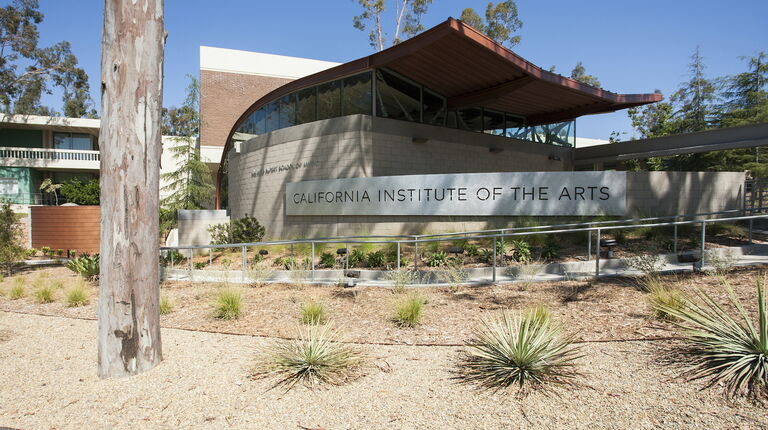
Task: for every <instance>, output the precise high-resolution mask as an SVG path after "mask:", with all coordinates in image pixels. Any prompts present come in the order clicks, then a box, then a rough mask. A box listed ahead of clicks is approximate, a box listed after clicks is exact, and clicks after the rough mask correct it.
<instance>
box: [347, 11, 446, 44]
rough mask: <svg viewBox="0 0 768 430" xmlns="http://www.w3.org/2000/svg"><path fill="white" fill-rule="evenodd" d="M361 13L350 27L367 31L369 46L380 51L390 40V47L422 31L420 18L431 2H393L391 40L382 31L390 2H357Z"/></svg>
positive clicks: (354, 18) (353, 19)
mask: <svg viewBox="0 0 768 430" xmlns="http://www.w3.org/2000/svg"><path fill="white" fill-rule="evenodd" d="M358 3H359V4H360V7H362V8H363V13H361V14H360V15H357V16H355V17H353V18H352V25H353V26H354V27H355V28H356V29H358V30H360V31H368V40H369V42H370V44H371V46H372V47H373V48H374V49H375V50H377V51H382V50H384V48H386V47H387V43H388V41H389V40H391V46H394V45H397V44H398V43H400V42H402V41H403V40H405V39H408V38H411V37H413V36H415V35H417V34H419V33H421V32H422V31H424V26H422V25H421V17H422V16H424V14H425V13H427V9H429V5H430V4H431V3H432V0H403V1H402V2H400V1H397V0H396V1H395V7H394V18H395V20H394V21H395V27H394V31H393V35H392V38H391V39H389V35H388V34H387V33H386V32H385V31H384V30H383V28H382V27H383V25H382V18H383V17H384V13H385V11H386V10H387V5H391V2H387V1H386V0H358Z"/></svg>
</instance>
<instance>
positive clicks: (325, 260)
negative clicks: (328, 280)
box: [320, 252, 336, 269]
mask: <svg viewBox="0 0 768 430" xmlns="http://www.w3.org/2000/svg"><path fill="white" fill-rule="evenodd" d="M335 265H336V257H334V255H333V254H331V253H330V252H323V253H322V254H320V266H321V267H325V268H329V269H330V268H332V267H333V266H335Z"/></svg>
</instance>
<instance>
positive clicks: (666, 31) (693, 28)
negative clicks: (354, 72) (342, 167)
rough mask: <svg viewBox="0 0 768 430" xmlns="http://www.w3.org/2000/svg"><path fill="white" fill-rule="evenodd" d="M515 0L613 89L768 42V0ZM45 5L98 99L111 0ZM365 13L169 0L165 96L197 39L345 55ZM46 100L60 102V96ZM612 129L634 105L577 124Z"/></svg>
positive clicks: (739, 66)
mask: <svg viewBox="0 0 768 430" xmlns="http://www.w3.org/2000/svg"><path fill="white" fill-rule="evenodd" d="M390 1H391V0H390ZM7 3H8V1H7V0H2V1H0V4H3V5H5V4H7ZM485 4H487V1H482V0H481V1H478V0H434V4H433V5H432V6H431V8H430V10H429V12H428V14H427V15H426V17H425V19H424V25H425V27H427V28H429V27H431V26H433V25H435V24H438V23H440V22H442V21H444V20H445V19H446V18H447V17H449V16H453V17H455V18H458V17H459V15H460V14H461V10H462V9H463V8H465V7H473V8H475V10H477V11H478V12H481V13H482V11H484V8H485ZM517 5H518V9H519V12H520V19H521V20H522V21H523V28H522V30H521V31H520V33H519V34H520V35H521V36H522V42H521V43H520V45H518V46H517V47H515V48H514V51H515V52H516V53H518V54H519V55H521V56H523V57H524V58H526V59H527V60H529V61H531V62H533V63H534V64H536V65H539V66H541V67H544V68H549V67H550V66H552V65H555V66H556V67H557V70H556V71H557V72H558V73H561V74H564V75H568V74H570V71H571V69H572V68H573V66H574V65H575V64H576V62H577V61H582V62H583V63H584V66H585V67H586V69H587V73H590V74H593V75H595V76H597V77H598V78H599V79H600V81H601V83H602V85H603V88H605V89H608V90H610V91H614V92H620V93H642V92H653V90H654V89H660V90H662V92H663V93H664V94H665V96H667V95H669V94H671V93H672V92H673V91H674V90H675V88H676V87H677V86H678V84H679V83H680V82H683V81H684V80H686V70H687V64H688V62H689V57H690V55H691V53H692V52H693V50H694V49H695V47H696V46H697V45H699V46H700V47H701V52H702V54H703V55H704V58H705V61H706V64H707V70H706V72H707V74H708V76H709V77H716V76H723V75H728V74H734V73H738V72H741V71H743V70H744V67H745V63H744V62H743V61H741V60H739V58H738V57H739V56H744V55H750V56H751V55H755V54H756V53H757V52H759V51H760V50H768V25H766V24H765V19H766V16H768V1H766V0H735V1H731V2H723V1H711V0H698V1H696V0H664V1H658V0H645V1H632V2H630V1H621V0H619V1H617V0H611V1H588V0H587V1H585V0H582V1H579V2H575V1H541V0H518V1H517ZM40 9H41V11H42V12H43V13H44V14H45V19H44V20H43V22H42V24H41V25H40V27H39V28H40V33H41V46H46V45H49V44H52V43H55V42H57V41H60V40H68V41H70V42H71V43H72V50H73V51H74V53H75V54H76V55H77V57H78V59H79V61H80V64H81V66H82V67H84V68H85V70H86V72H87V73H88V75H89V77H90V83H91V89H92V92H93V97H94V100H96V102H97V104H98V103H99V99H98V97H99V94H98V88H99V73H100V72H99V61H100V49H101V27H102V18H103V17H102V10H103V0H72V1H64V0H41V1H40ZM357 14H359V6H358V5H357V1H355V0H322V1H319V0H280V1H265V0H260V1H259V0H219V1H211V0H166V1H165V19H166V24H165V25H166V28H167V29H168V44H167V47H166V53H165V88H164V104H165V105H166V106H174V105H179V104H180V103H181V102H182V100H183V98H184V88H185V87H186V85H187V80H186V79H185V75H187V74H191V75H194V76H198V75H199V50H198V49H199V46H200V45H208V46H216V47H222V48H232V49H243V50H249V51H258V52H267V53H272V54H280V55H290V56H296V57H306V58H315V59H320V60H328V61H337V62H346V61H349V60H353V59H356V58H359V57H362V56H365V55H369V54H370V53H372V52H373V50H372V48H371V47H370V46H369V44H368V38H367V35H366V34H363V33H362V32H360V31H358V30H356V29H354V28H353V27H352V17H353V16H354V15H357ZM385 20H387V21H390V22H391V21H392V20H393V18H391V17H386V18H385ZM385 24H386V23H385ZM389 27H390V28H391V27H393V26H392V25H389ZM385 30H386V28H385ZM44 103H46V104H48V105H50V106H52V107H54V108H56V109H59V110H60V109H61V102H60V99H59V98H50V97H49V98H47V99H45V100H44ZM614 130H616V131H624V132H628V133H630V135H631V132H632V131H631V124H630V122H629V119H628V118H627V115H626V112H625V111H620V112H618V113H613V114H607V115H596V116H590V117H585V118H581V119H579V121H578V122H577V133H578V135H579V136H582V137H593V138H602V139H607V138H608V135H609V134H610V133H611V131H614Z"/></svg>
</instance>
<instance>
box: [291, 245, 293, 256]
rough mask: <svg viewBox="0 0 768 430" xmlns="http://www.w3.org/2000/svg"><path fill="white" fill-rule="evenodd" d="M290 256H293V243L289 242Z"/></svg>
mask: <svg viewBox="0 0 768 430" xmlns="http://www.w3.org/2000/svg"><path fill="white" fill-rule="evenodd" d="M291 258H293V243H291Z"/></svg>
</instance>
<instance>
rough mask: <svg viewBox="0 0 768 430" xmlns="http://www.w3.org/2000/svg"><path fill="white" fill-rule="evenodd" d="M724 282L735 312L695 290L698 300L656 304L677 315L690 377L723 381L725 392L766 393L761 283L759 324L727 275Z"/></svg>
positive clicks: (766, 318)
mask: <svg viewBox="0 0 768 430" xmlns="http://www.w3.org/2000/svg"><path fill="white" fill-rule="evenodd" d="M722 282H723V286H724V287H725V290H726V291H727V292H728V298H729V301H730V304H731V305H732V306H733V307H734V308H735V309H736V313H737V315H736V316H735V317H734V316H732V315H731V314H730V313H729V312H727V311H726V310H725V309H723V307H721V306H720V305H718V304H717V303H716V302H715V301H714V300H713V299H712V298H711V297H710V296H709V295H708V294H707V293H705V292H703V291H697V294H696V295H697V297H698V299H699V300H698V301H689V302H687V303H686V305H685V306H683V307H675V306H665V305H659V307H658V308H659V309H660V310H662V311H664V312H665V313H667V314H668V315H670V316H673V317H675V318H678V319H679V322H678V323H677V325H678V326H680V327H682V328H683V330H684V331H685V338H686V344H685V345H684V347H683V349H682V351H681V358H683V359H684V360H685V361H686V362H687V363H688V366H687V368H686V370H685V375H686V376H687V377H688V379H690V380H696V379H701V380H705V381H707V387H711V386H713V385H715V384H722V385H723V387H724V389H725V393H726V395H727V396H729V397H736V396H740V395H746V396H750V397H756V398H764V399H765V398H768V314H767V313H766V300H765V289H764V286H763V284H762V283H761V282H760V280H759V279H758V280H757V282H756V283H757V301H758V304H757V309H758V311H757V319H758V322H757V325H755V324H754V323H753V321H752V319H751V318H750V316H749V314H748V313H747V312H746V311H745V310H744V307H743V306H742V305H741V302H740V301H739V299H738V298H737V297H736V294H734V292H733V289H732V288H731V286H730V285H729V283H728V281H727V280H726V279H725V278H722Z"/></svg>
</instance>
